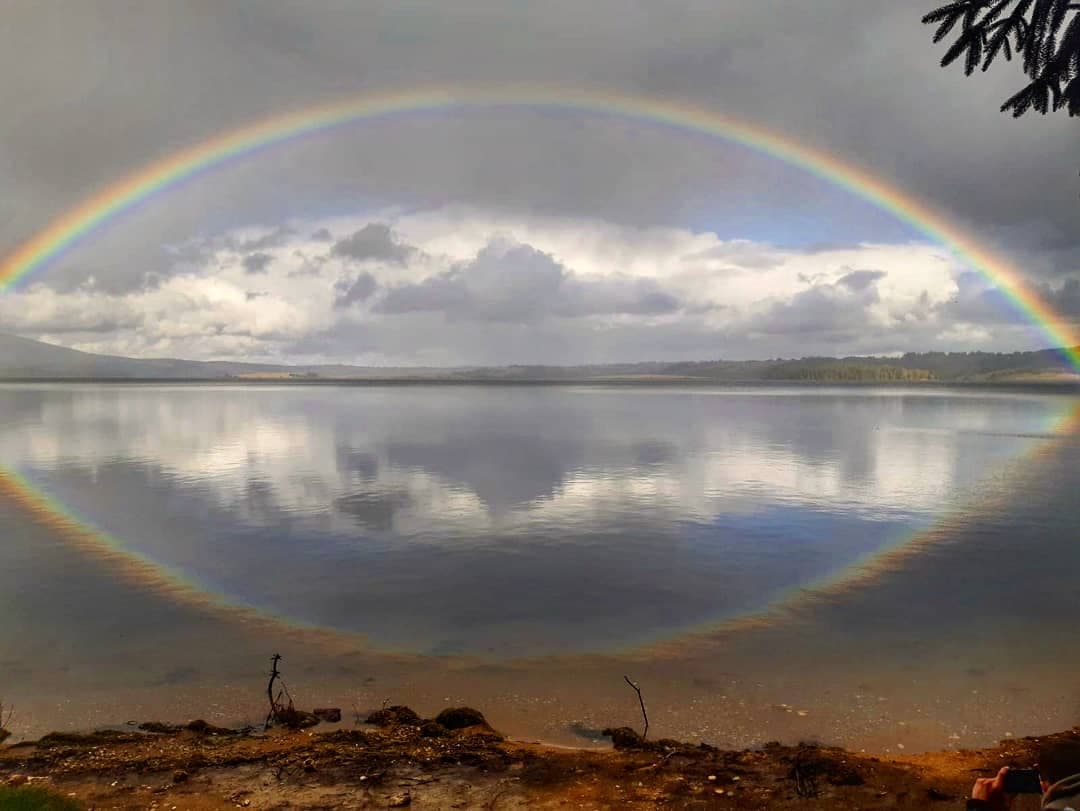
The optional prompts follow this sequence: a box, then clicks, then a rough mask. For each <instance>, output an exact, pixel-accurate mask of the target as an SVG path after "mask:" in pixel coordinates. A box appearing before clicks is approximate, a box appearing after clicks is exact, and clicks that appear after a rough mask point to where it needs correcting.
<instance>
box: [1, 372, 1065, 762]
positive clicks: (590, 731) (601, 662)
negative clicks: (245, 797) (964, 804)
mask: <svg viewBox="0 0 1080 811" xmlns="http://www.w3.org/2000/svg"><path fill="white" fill-rule="evenodd" d="M1077 404H1078V401H1077V399H1076V398H1070V397H1068V396H1063V395H1047V394H1039V393H1036V392H1026V391H1015V392H994V391H983V390H978V389H965V390H948V389H899V388H884V389H874V388H850V389H830V388H791V389H786V388H782V387H760V388H743V389H740V388H718V389H705V388H658V387H648V388H622V387H620V388H604V387H551V388H548V387H544V388H525V389H523V388H519V387H507V388H499V387H446V386H435V387H410V388H400V387H387V388H379V387H352V388H325V387H317V388H316V387H297V386H288V387H275V386H258V387H253V386H235V387H230V386H226V385H214V386H125V385H77V386H61V385H20V386H15V385H11V386H0V412H2V413H3V415H4V420H3V424H2V426H0V454H2V456H0V459H2V461H3V464H4V466H5V469H6V470H7V474H6V475H7V478H8V486H7V487H5V489H4V494H5V495H4V497H3V498H0V526H3V528H4V544H3V546H2V547H0V607H2V609H3V618H2V619H0V668H2V673H3V678H2V681H0V689H2V691H3V694H4V695H5V696H8V697H9V698H8V700H9V701H14V702H15V703H16V704H17V706H18V707H19V719H20V721H21V722H22V726H21V728H20V727H19V725H18V724H16V725H15V726H16V732H17V733H19V734H23V735H29V734H35V733H40V732H43V731H46V730H48V729H54V728H73V727H75V728H77V727H84V726H93V725H98V724H110V723H123V722H124V721H125V720H127V719H129V718H138V719H139V720H145V719H146V718H184V717H190V716H195V715H201V716H211V717H213V719H214V720H215V721H218V722H232V721H242V720H245V719H249V718H254V717H257V715H258V713H259V710H260V700H261V687H262V680H263V673H264V671H265V669H266V666H267V659H268V656H269V654H270V653H272V652H274V651H275V650H280V652H281V653H282V654H284V655H285V657H286V660H285V669H286V673H287V675H288V677H289V678H290V686H291V687H292V688H293V692H294V694H297V693H298V694H299V695H298V698H299V699H300V700H301V701H302V702H303V703H307V704H320V705H325V704H333V705H338V706H342V707H343V708H345V709H346V715H347V716H349V715H351V713H350V712H349V708H351V707H353V706H355V707H356V708H357V709H358V710H362V709H366V708H369V707H371V706H377V705H379V704H381V703H382V702H383V701H384V700H392V701H394V702H398V701H401V702H405V703H410V704H414V705H419V706H418V709H421V710H422V711H430V710H432V709H437V708H439V707H441V706H443V705H445V704H447V703H460V702H465V703H470V704H474V705H477V706H480V707H482V708H483V709H484V710H485V712H486V713H487V714H488V716H489V717H490V718H491V719H492V720H493V722H494V723H495V724H496V725H497V726H501V727H502V728H503V730H504V731H505V732H507V733H509V734H511V735H519V736H525V737H535V738H541V739H544V740H549V741H555V742H560V743H578V744H590V743H593V742H595V739H596V733H595V730H596V729H597V728H599V727H603V726H606V725H608V724H611V723H620V724H621V723H631V722H634V721H635V720H636V717H635V713H636V705H635V703H634V702H635V699H634V696H633V695H632V694H629V695H628V694H627V693H628V690H627V688H626V687H625V685H624V684H622V682H621V676H622V674H623V673H624V672H630V673H632V674H633V676H634V678H636V679H637V680H638V681H639V682H641V683H642V684H643V686H644V687H645V689H646V697H647V699H648V700H649V703H650V708H651V711H650V720H651V721H652V723H653V728H654V730H655V731H656V734H661V735H671V736H674V737H680V738H684V739H690V740H695V739H701V740H706V741H709V742H712V743H717V744H720V745H751V744H753V743H758V742H761V741H764V740H768V739H771V738H780V739H794V738H814V737H816V738H820V739H823V740H828V741H835V742H838V743H845V744H848V745H852V746H867V747H872V748H877V749H888V748H892V747H897V746H903V747H905V748H910V749H917V748H940V747H945V746H950V745H952V746H959V745H965V746H971V745H977V744H981V743H985V742H988V741H990V740H993V739H996V738H999V737H1002V736H1004V735H1005V734H1006V733H1012V734H1014V735H1020V734H1026V733H1032V732H1038V731H1049V730H1052V729H1056V728H1064V727H1067V726H1071V725H1072V724H1074V723H1078V722H1080V693H1078V692H1077V688H1076V687H1075V685H1076V684H1077V683H1080V681H1078V679H1077V676H1080V652H1078V651H1077V646H1076V645H1075V632H1074V625H1075V622H1074V617H1075V616H1076V613H1077V610H1078V609H1080V589H1077V588H1076V586H1075V572H1076V571H1078V570H1080V566H1078V565H1077V564H1080V549H1078V548H1077V547H1078V546H1080V544H1077V543H1076V541H1077V539H1078V536H1080V507H1078V506H1077V504H1076V497H1075V494H1076V493H1077V492H1080V445H1078V441H1077V435H1076V433H1075V431H1076V409H1077ZM58 512H63V513H64V514H65V518H64V520H63V521H57V520H55V516H56V514H57V513H58ZM50 516H52V518H50Z"/></svg>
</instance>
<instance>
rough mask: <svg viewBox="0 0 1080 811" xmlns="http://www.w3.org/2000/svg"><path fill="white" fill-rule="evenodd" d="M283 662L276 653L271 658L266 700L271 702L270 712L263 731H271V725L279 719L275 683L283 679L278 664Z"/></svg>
mask: <svg viewBox="0 0 1080 811" xmlns="http://www.w3.org/2000/svg"><path fill="white" fill-rule="evenodd" d="M280 661H281V654H280V653H275V654H274V655H273V656H272V657H270V664H271V668H270V681H269V682H267V684H266V698H267V700H268V701H269V702H270V712H269V713H268V714H267V716H266V723H265V724H263V729H264V730H267V729H270V724H271V723H273V721H274V718H275V717H277V711H278V704H277V702H276V701H274V682H276V681H277V680H278V679H279V678H281V672H280V671H279V670H278V662H280Z"/></svg>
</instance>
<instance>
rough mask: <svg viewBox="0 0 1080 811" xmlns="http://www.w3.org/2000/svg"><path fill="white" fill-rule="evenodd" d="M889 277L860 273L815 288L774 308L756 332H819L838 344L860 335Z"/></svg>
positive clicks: (775, 333) (880, 273)
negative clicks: (880, 287)
mask: <svg viewBox="0 0 1080 811" xmlns="http://www.w3.org/2000/svg"><path fill="white" fill-rule="evenodd" d="M885 276H886V274H885V273H884V272H882V271H875V270H857V271H852V272H851V273H848V274H846V275H844V276H842V277H841V278H840V279H839V280H838V281H836V282H835V283H832V284H818V285H815V286H813V287H811V288H809V289H808V290H803V291H802V292H799V293H796V294H795V295H794V296H792V297H791V299H790V300H788V301H784V302H780V303H777V304H775V305H773V307H772V308H770V310H769V311H768V312H767V313H766V314H765V315H764V317H763V318H761V319H760V320H757V321H755V322H754V324H753V329H754V330H755V331H758V332H762V333H768V334H772V335H803V334H815V333H817V334H822V335H827V336H831V338H832V339H834V340H838V341H840V340H847V339H848V338H849V337H854V336H857V335H858V333H859V332H860V331H861V330H863V329H864V328H865V327H866V326H867V324H868V323H869V320H868V318H867V315H868V314H867V308H868V307H869V306H871V305H873V304H877V303H878V302H879V301H880V300H881V297H880V295H879V293H878V289H877V283H878V282H879V281H880V280H881V279H883V278H884V277H885Z"/></svg>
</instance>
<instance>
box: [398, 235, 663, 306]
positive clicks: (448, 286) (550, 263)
mask: <svg viewBox="0 0 1080 811" xmlns="http://www.w3.org/2000/svg"><path fill="white" fill-rule="evenodd" d="M680 306H681V304H680V302H679V300H678V299H677V298H676V297H675V296H673V295H672V294H670V293H668V292H667V291H665V290H663V289H662V288H661V287H660V285H659V284H658V283H657V282H655V281H654V280H651V279H634V278H628V277H606V278H602V279H592V278H586V277H581V276H578V275H576V274H574V273H573V272H571V271H570V270H568V269H567V268H565V267H564V266H563V265H561V264H560V263H559V262H557V261H556V260H555V259H554V258H553V257H552V256H551V255H550V254H547V253H544V252H543V251H538V250H537V249H536V248H533V247H532V246H530V245H523V244H520V243H514V242H510V241H506V240H497V241H495V242H492V243H491V244H489V245H487V246H486V247H485V248H484V249H483V250H482V251H480V253H479V254H478V255H477V257H476V259H475V260H473V261H472V262H469V263H466V264H463V265H460V266H458V267H455V268H453V269H452V270H449V271H446V272H445V273H440V274H438V275H436V276H432V277H429V278H427V279H424V280H423V281H422V282H419V283H416V284H404V285H398V286H396V287H393V288H391V289H390V290H389V291H388V293H387V295H386V297H385V298H384V299H383V300H382V302H380V304H379V306H378V308H377V309H378V311H379V312H382V313H387V314H400V313H409V312H438V313H442V314H443V315H445V316H446V317H448V318H451V319H469V320H475V321H492V322H517V323H521V322H525V323H529V322H537V321H540V320H542V319H544V318H547V317H551V316H556V317H562V318H580V317H586V316H590V315H614V314H633V315H662V314H666V313H671V312H675V311H677V310H678V309H679V308H680Z"/></svg>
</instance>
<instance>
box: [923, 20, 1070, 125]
mask: <svg viewBox="0 0 1080 811" xmlns="http://www.w3.org/2000/svg"><path fill="white" fill-rule="evenodd" d="M922 21H923V22H924V23H926V24H928V25H935V24H936V25H937V29H936V31H935V32H934V42H941V41H942V40H945V39H947V38H949V37H950V36H952V37H954V38H953V39H952V44H951V45H949V47H948V49H946V51H945V55H944V56H943V57H942V58H941V65H942V67H948V66H949V65H951V64H953V63H954V62H956V61H957V60H959V59H961V57H962V58H963V64H964V73H965V74H967V75H969V76H970V75H971V74H972V73H974V72H975V69H976V68H980V69H982V70H983V71H986V70H988V69H989V67H990V65H992V64H993V63H994V62H995V61H996V60H997V59H998V58H999V57H1001V56H1004V58H1005V61H1011V60H1012V58H1013V55H1014V54H1015V55H1017V56H1020V57H1022V69H1023V72H1024V74H1025V75H1026V76H1027V77H1028V79H1029V81H1028V84H1027V85H1026V86H1024V87H1023V88H1021V89H1020V90H1019V91H1017V92H1016V93H1014V94H1013V95H1012V96H1010V97H1009V98H1008V99H1006V100H1005V103H1004V104H1002V105H1001V110H1002V112H1010V113H1012V115H1013V116H1014V117H1016V118H1019V117H1020V116H1022V115H1023V114H1024V113H1026V112H1028V111H1029V110H1034V111H1035V112H1037V113H1042V114H1044V115H1045V114H1046V113H1049V112H1056V111H1058V110H1064V111H1065V112H1066V113H1067V114H1068V115H1070V116H1080V2H1076V0H954V1H953V2H951V3H947V4H946V5H944V6H941V7H940V8H937V9H935V10H934V11H931V12H930V13H929V14H927V15H925V16H924V17H923V18H922ZM957 25H959V26H960V29H959V33H954V32H955V31H956V30H957Z"/></svg>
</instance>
